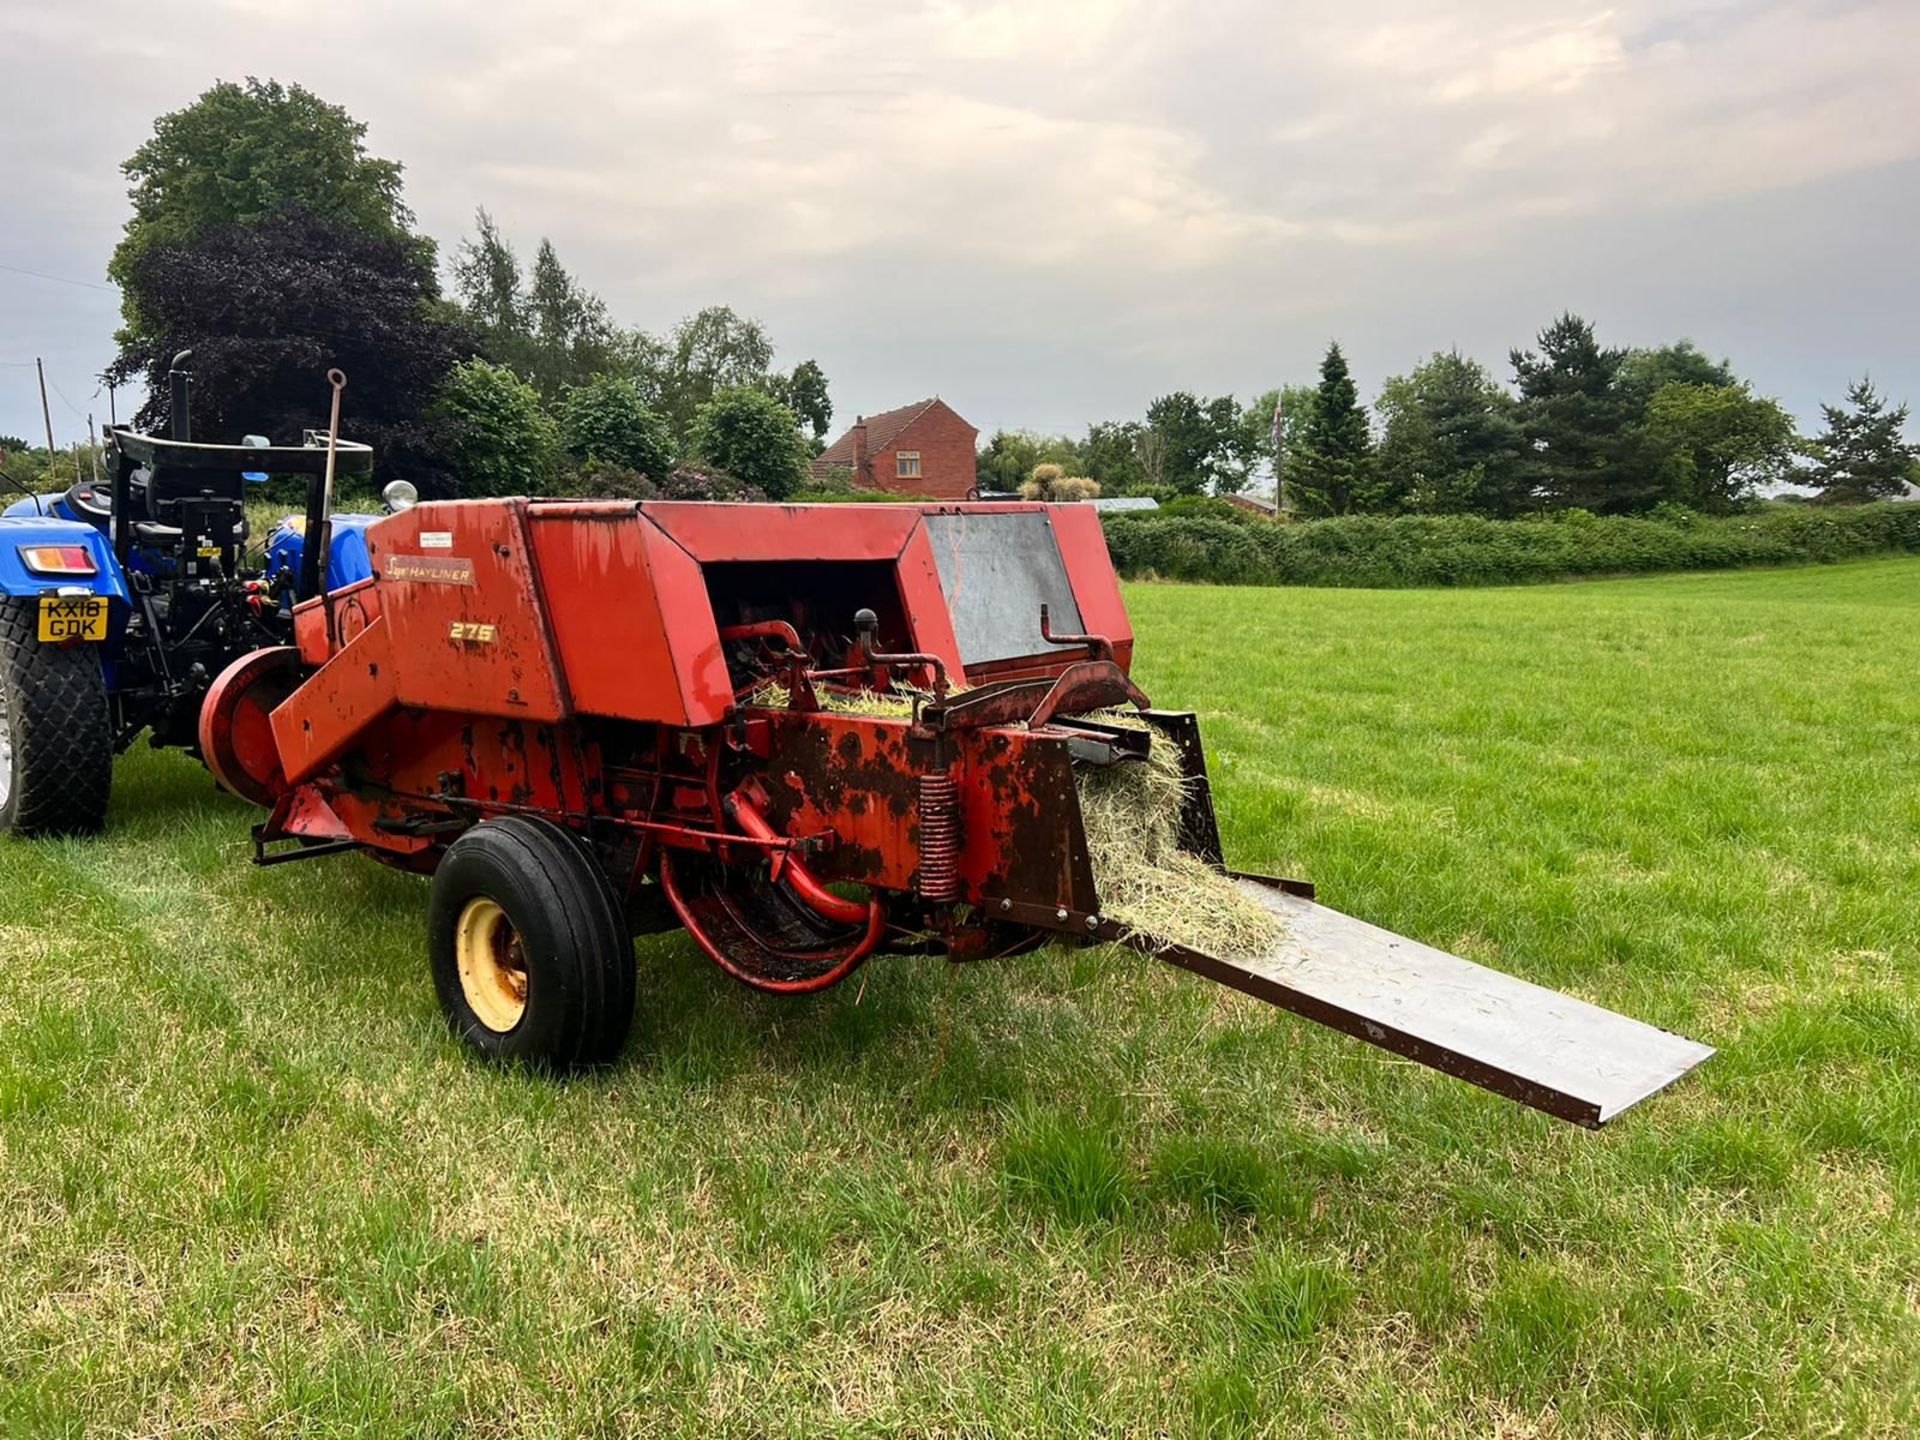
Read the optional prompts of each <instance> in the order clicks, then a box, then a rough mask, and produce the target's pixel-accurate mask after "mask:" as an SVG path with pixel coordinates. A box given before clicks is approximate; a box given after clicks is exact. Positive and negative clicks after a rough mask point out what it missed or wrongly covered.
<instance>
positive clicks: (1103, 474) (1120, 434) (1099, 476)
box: [1056, 420, 1147, 495]
mask: <svg viewBox="0 0 1920 1440" xmlns="http://www.w3.org/2000/svg"><path fill="white" fill-rule="evenodd" d="M1146 429H1147V427H1146V426H1145V425H1143V424H1141V423H1140V422H1139V421H1138V420H1101V421H1097V422H1095V423H1094V424H1092V425H1089V426H1088V427H1087V436H1086V439H1084V440H1082V441H1081V442H1080V445H1079V451H1080V473H1082V474H1085V475H1087V476H1088V477H1090V478H1091V479H1093V480H1096V481H1098V482H1099V484H1100V490H1101V493H1103V494H1106V495H1130V494H1132V493H1134V492H1135V491H1138V490H1140V489H1142V488H1143V487H1144V486H1145V485H1146V482H1147V471H1146V465H1145V463H1144V461H1143V460H1142V459H1141V453H1140V447H1141V441H1142V440H1143V439H1144V437H1145V435H1146ZM1056 463H1057V462H1056Z"/></svg>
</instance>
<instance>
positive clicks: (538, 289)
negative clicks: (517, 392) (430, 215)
mask: <svg viewBox="0 0 1920 1440" xmlns="http://www.w3.org/2000/svg"><path fill="white" fill-rule="evenodd" d="M453 285H454V292H455V294H457V295H458V296H459V299H460V303H461V305H462V306H463V307H464V308H465V310H466V312H467V315H468V317H469V318H470V320H471V323H472V324H473V326H474V329H475V330H476V331H477V332H478V333H479V335H480V338H481V343H482V345H483V347H484V348H485V350H486V352H487V354H488V355H489V356H490V357H491V358H493V359H494V360H496V361H498V362H499V363H501V364H503V365H507V366H510V367H511V368H512V369H513V370H514V371H516V372H517V373H518V374H520V375H521V376H522V377H524V378H525V379H526V380H528V381H529V382H530V383H531V384H532V385H533V387H534V388H535V389H536V390H538V391H539V392H540V394H541V396H542V397H543V398H544V399H546V400H547V401H549V402H552V401H555V400H557V399H558V398H559V397H560V395H561V393H562V392H563V391H564V390H565V389H566V388H567V387H568V386H570V385H582V384H585V383H587V382H588V381H589V380H590V379H592V377H594V376H595V375H601V374H606V373H609V372H613V371H624V370H629V369H631V368H632V356H633V353H634V351H633V346H632V343H631V341H630V339H629V337H627V336H625V335H623V334H622V332H621V330H620V328H619V326H617V325H615V324H614V322H613V319H612V316H611V315H610V314H609V313H608V310H607V306H606V303H605V302H604V301H603V300H601V298H600V297H599V296H598V295H595V294H594V293H593V292H592V291H591V290H589V289H587V288H586V286H584V285H583V284H581V283H580V281H579V280H578V279H577V278H575V276H574V275H573V274H572V273H571V272H570V271H568V269H567V268H566V266H565V265H563V264H561V263H560V256H559V254H558V253H557V252H556V251H555V250H554V248H553V242H552V241H550V240H547V239H544V238H543V239H542V240H541V241H540V246H539V249H538V250H536V251H535V253H534V261H533V270H532V272H531V274H528V273H526V272H524V271H523V270H522V268H521V265H520V257H519V256H518V255H517V254H516V253H515V252H514V248H513V244H512V242H511V241H509V240H508V239H507V238H506V236H505V235H503V234H502V233H501V232H500V228H499V226H497V225H496V224H495V223H494V220H493V217H492V216H491V215H489V214H488V213H487V212H486V211H485V210H484V209H481V210H478V211H476V212H475V213H474V234H473V235H472V236H470V237H468V238H466V239H463V240H462V241H461V242H460V246H459V249H458V250H457V251H455V253H454V261H453Z"/></svg>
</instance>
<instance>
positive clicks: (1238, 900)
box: [1074, 711, 1280, 957]
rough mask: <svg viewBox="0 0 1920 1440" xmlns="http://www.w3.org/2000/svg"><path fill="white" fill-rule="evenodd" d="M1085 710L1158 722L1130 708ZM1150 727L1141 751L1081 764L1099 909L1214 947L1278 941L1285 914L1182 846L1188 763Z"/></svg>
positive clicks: (1175, 940) (1157, 932)
mask: <svg viewBox="0 0 1920 1440" xmlns="http://www.w3.org/2000/svg"><path fill="white" fill-rule="evenodd" d="M1088 718H1090V719H1098V720H1100V721H1102V722H1103V723H1106V724H1109V725H1124V726H1127V727H1128V728H1132V729H1143V730H1146V729H1151V727H1150V726H1148V725H1147V723H1146V722H1145V721H1144V720H1141V719H1140V718H1139V717H1138V716H1135V715H1132V714H1129V713H1128V712H1126V711H1111V712H1103V713H1102V714H1100V715H1098V716H1090V717H1088ZM1152 733H1153V745H1152V748H1151V749H1149V750H1148V752H1147V758H1146V759H1145V760H1144V761H1126V760H1123V761H1121V762H1119V763H1118V764H1114V765H1076V766H1075V767H1074V788H1075V790H1076V791H1077V792H1078V794H1079V797H1080V821H1081V825H1082V826H1083V827H1084V829H1085V831H1086V837H1087V857H1088V860H1089V862H1090V863H1091V865H1092V867H1093V883H1094V885H1095V887H1096V888H1097V889H1098V890H1099V892H1100V908H1101V911H1102V913H1104V914H1105V915H1107V916H1108V917H1109V918H1110V919H1114V920H1118V921H1119V922H1120V923H1121V924H1122V925H1124V926H1126V928H1127V929H1128V930H1129V931H1131V932H1133V933H1135V934H1138V935H1143V936H1147V937H1150V938H1151V939H1154V940H1159V941H1163V942H1166V943H1168V944H1174V945H1184V946H1186V947H1187V948H1189V949H1193V950H1203V951H1205V952H1206V953H1207V954H1209V955H1219V956H1223V957H1225V956H1231V955H1247V954H1258V953H1260V952H1262V951H1265V950H1268V949H1271V948H1272V946H1273V944H1274V942H1275V941H1277V940H1278V939H1279V938H1280V924H1279V921H1278V920H1276V919H1275V918H1274V916H1273V915H1272V914H1271V913H1270V912H1269V911H1267V910H1266V909H1265V908H1263V907H1262V906H1260V905H1259V904H1257V903H1255V902H1254V901H1253V900H1251V899H1249V898H1248V897H1247V896H1246V895H1243V894H1242V893H1241V892H1240V890H1239V888H1238V887H1237V886H1236V885H1235V884H1234V883H1233V881H1232V880H1231V879H1230V878H1228V877H1227V876H1226V875H1223V874H1221V873H1220V872H1219V871H1218V870H1216V869H1214V868H1213V867H1212V866H1211V865H1209V864H1208V863H1207V862H1206V861H1204V860H1202V859H1201V858H1200V857H1199V856H1197V855H1194V854H1191V853H1189V852H1188V851H1185V850H1182V849H1181V848H1180V811H1181V807H1182V805H1183V804H1184V802H1185V800H1186V795H1187V778H1186V773H1185V771H1184V770H1183V769H1182V768H1181V763H1180V755H1179V752H1178V751H1177V750H1176V749H1175V747H1174V745H1173V744H1172V742H1171V741H1169V740H1168V739H1167V738H1166V737H1165V736H1163V735H1162V734H1160V732H1158V731H1153V732H1152Z"/></svg>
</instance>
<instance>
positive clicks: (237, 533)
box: [133, 515, 248, 549]
mask: <svg viewBox="0 0 1920 1440" xmlns="http://www.w3.org/2000/svg"><path fill="white" fill-rule="evenodd" d="M247 534H248V531H247V517H246V516H244V515H242V516H241V517H240V519H239V522H238V523H237V524H235V525H234V527H233V543H234V544H236V545H241V546H244V545H245V544H246V543H247ZM185 535H186V531H184V530H182V529H181V528H180V527H179V526H178V525H163V524H161V523H160V522H159V521H158V520H136V521H134V522H133V538H134V539H136V540H138V541H139V542H140V543H141V544H142V545H152V546H154V547H155V548H156V549H165V548H166V547H167V546H169V545H178V544H179V543H180V541H181V540H182V539H183V538H184V537H185Z"/></svg>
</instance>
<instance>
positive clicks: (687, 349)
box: [639, 305, 798, 439]
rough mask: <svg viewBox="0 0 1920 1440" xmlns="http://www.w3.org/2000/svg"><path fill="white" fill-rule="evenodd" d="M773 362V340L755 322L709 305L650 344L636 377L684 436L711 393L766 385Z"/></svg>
mask: <svg viewBox="0 0 1920 1440" xmlns="http://www.w3.org/2000/svg"><path fill="white" fill-rule="evenodd" d="M772 365H773V342H772V341H771V340H769V339H768V338H767V332H766V330H765V328H764V327H763V326H762V325H761V324H760V322H759V321H758V320H753V319H750V318H748V317H747V316H744V315H740V314H736V313H735V312H734V310H733V309H732V308H731V307H730V306H726V305H710V306H708V307H707V308H706V309H704V310H701V311H699V312H698V313H696V314H693V315H689V316H688V317H687V318H686V319H684V320H682V321H681V322H680V323H679V324H678V325H676V326H674V328H673V333H672V334H671V335H669V336H668V337H667V339H666V340H665V342H664V343H659V344H656V345H652V346H649V347H648V355H647V358H646V360H645V361H644V362H643V365H642V370H641V374H640V377H639V378H640V384H641V389H642V390H643V391H645V392H647V399H648V402H649V403H650V404H651V405H652V406H653V408H654V409H655V410H657V411H658V412H659V413H660V414H661V415H662V416H664V417H665V418H666V421H667V424H668V425H669V426H671V427H672V429H673V433H674V435H675V436H676V437H679V438H681V439H686V438H688V437H689V436H691V434H692V430H693V421H694V416H695V415H697V414H698V413H699V411H700V409H701V408H702V407H703V406H705V405H706V404H707V403H708V402H709V401H711V400H712V399H713V398H714V396H715V395H717V394H719V393H720V392H721V391H722V390H731V389H739V388H745V387H757V388H761V389H765V388H767V376H768V372H769V370H770V368H771V367H772ZM795 423H796V425H797V424H798V421H797V420H796V422H795Z"/></svg>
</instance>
